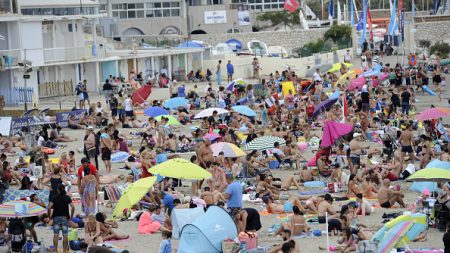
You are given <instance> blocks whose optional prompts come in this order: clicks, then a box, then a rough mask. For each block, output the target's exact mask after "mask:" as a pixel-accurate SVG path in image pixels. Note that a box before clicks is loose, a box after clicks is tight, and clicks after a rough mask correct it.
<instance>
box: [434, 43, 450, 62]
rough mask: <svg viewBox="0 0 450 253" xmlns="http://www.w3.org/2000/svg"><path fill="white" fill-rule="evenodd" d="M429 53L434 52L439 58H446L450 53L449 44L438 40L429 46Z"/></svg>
mask: <svg viewBox="0 0 450 253" xmlns="http://www.w3.org/2000/svg"><path fill="white" fill-rule="evenodd" d="M430 53H431V54H435V55H437V56H439V57H441V58H447V56H448V55H449V54H450V45H449V44H448V43H445V42H443V41H438V42H436V43H434V45H432V46H431V47H430Z"/></svg>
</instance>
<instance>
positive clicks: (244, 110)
mask: <svg viewBox="0 0 450 253" xmlns="http://www.w3.org/2000/svg"><path fill="white" fill-rule="evenodd" d="M231 109H233V110H234V111H236V112H237V113H239V114H242V115H245V116H248V117H255V116H256V112H255V111H253V110H252V109H251V108H250V107H248V106H246V105H235V106H233V107H231Z"/></svg>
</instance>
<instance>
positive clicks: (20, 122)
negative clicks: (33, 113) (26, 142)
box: [11, 117, 40, 134]
mask: <svg viewBox="0 0 450 253" xmlns="http://www.w3.org/2000/svg"><path fill="white" fill-rule="evenodd" d="M39 123H40V122H38V121H37V120H36V119H35V118H34V117H21V118H15V119H13V120H12V124H11V131H12V134H15V133H17V132H19V131H20V129H22V128H23V127H25V128H26V127H34V126H37V125H39Z"/></svg>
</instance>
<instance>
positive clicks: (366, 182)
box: [361, 175, 378, 199]
mask: <svg viewBox="0 0 450 253" xmlns="http://www.w3.org/2000/svg"><path fill="white" fill-rule="evenodd" d="M361 191H362V194H363V195H364V197H366V198H368V199H376V198H378V195H377V192H378V190H377V189H376V187H375V185H374V184H373V182H372V177H371V176H370V175H365V176H364V177H363V182H362V184H361Z"/></svg>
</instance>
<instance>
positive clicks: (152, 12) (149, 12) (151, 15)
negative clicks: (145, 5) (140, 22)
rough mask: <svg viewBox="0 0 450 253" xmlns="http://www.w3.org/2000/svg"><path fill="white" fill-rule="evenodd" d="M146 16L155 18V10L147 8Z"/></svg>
mask: <svg viewBox="0 0 450 253" xmlns="http://www.w3.org/2000/svg"><path fill="white" fill-rule="evenodd" d="M145 16H146V17H147V18H153V17H154V16H155V11H153V10H151V11H149V10H146V11H145Z"/></svg>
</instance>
